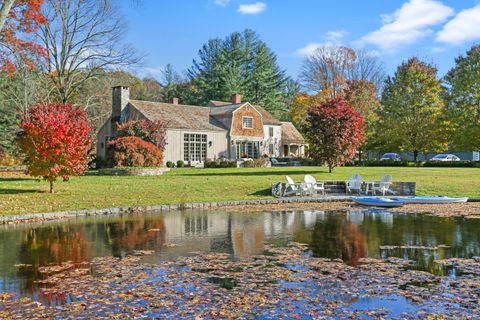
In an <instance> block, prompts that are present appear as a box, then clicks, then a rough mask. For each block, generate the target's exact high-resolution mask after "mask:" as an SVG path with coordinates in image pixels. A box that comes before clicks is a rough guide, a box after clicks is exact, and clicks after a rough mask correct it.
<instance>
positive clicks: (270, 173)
mask: <svg viewBox="0 0 480 320" xmlns="http://www.w3.org/2000/svg"><path fill="white" fill-rule="evenodd" d="M198 170H202V169H198ZM218 170H219V172H218V173H215V172H209V173H181V174H177V176H199V177H205V176H226V177H228V176H230V177H239V176H247V177H250V176H288V175H305V174H311V175H314V174H319V173H323V172H322V171H318V170H315V171H313V170H312V171H309V170H302V171H295V170H292V171H287V170H284V171H252V172H245V171H242V172H221V169H220V168H219V169H218ZM325 172H327V171H325Z"/></svg>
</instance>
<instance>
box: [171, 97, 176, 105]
mask: <svg viewBox="0 0 480 320" xmlns="http://www.w3.org/2000/svg"><path fill="white" fill-rule="evenodd" d="M170 103H171V104H178V98H172V100H171V101H170Z"/></svg>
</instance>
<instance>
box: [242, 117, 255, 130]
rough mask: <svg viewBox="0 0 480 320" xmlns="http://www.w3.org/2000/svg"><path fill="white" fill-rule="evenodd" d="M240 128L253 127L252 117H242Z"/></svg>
mask: <svg viewBox="0 0 480 320" xmlns="http://www.w3.org/2000/svg"><path fill="white" fill-rule="evenodd" d="M242 128H243V129H253V117H242Z"/></svg>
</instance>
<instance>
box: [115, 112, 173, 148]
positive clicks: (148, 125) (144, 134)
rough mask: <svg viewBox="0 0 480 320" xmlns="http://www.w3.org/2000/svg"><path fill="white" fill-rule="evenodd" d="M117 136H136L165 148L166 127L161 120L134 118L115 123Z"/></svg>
mask: <svg viewBox="0 0 480 320" xmlns="http://www.w3.org/2000/svg"><path fill="white" fill-rule="evenodd" d="M117 137H119V138H120V137H138V138H140V139H142V140H144V141H147V142H151V143H153V144H154V145H155V146H156V147H157V148H159V149H160V151H162V152H163V151H164V150H165V145H166V128H165V124H164V123H163V122H161V121H158V120H157V121H150V120H134V121H128V122H125V123H123V124H118V125H117Z"/></svg>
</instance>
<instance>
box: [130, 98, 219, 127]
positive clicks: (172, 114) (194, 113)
mask: <svg viewBox="0 0 480 320" xmlns="http://www.w3.org/2000/svg"><path fill="white" fill-rule="evenodd" d="M130 104H131V105H133V106H134V107H135V108H136V109H137V110H138V111H140V112H141V113H142V114H143V115H144V116H145V117H147V118H148V119H149V120H152V121H155V120H162V121H164V122H165V124H166V126H167V128H170V129H186V130H206V131H226V128H224V127H223V126H222V125H221V123H220V122H218V121H216V120H215V119H213V118H212V117H210V108H207V107H198V106H189V105H181V104H171V103H161V102H149V101H140V100H130Z"/></svg>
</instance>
